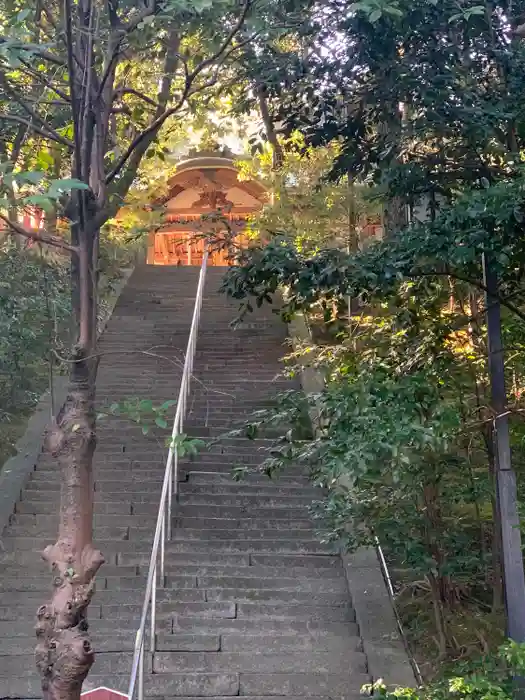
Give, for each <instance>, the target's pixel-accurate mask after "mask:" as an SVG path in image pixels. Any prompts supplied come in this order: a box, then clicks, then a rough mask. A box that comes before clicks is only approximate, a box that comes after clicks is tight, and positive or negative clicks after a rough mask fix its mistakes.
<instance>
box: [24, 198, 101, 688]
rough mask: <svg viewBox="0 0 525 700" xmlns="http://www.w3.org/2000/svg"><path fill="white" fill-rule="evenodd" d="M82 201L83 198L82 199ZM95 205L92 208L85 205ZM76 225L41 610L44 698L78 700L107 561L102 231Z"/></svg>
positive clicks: (52, 435)
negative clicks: (99, 408) (99, 480)
mask: <svg viewBox="0 0 525 700" xmlns="http://www.w3.org/2000/svg"><path fill="white" fill-rule="evenodd" d="M78 201H79V202H80V198H79V199H78ZM85 209H89V207H85ZM88 231H89V228H87V229H83V230H78V229H77V227H76V226H75V225H73V227H72V239H73V241H74V242H75V244H76V245H77V246H78V255H76V256H73V257H72V302H73V309H74V313H75V317H76V321H77V327H78V329H79V337H78V342H77V345H76V347H75V350H74V353H73V361H72V369H71V377H70V385H69V389H68V394H67V399H66V402H65V404H64V407H63V408H62V410H61V411H60V413H59V415H58V418H57V422H56V424H55V425H54V426H53V429H52V431H51V433H50V435H49V440H48V443H49V444H48V447H49V449H50V451H51V453H52V454H53V456H55V457H56V459H57V461H58V466H59V468H60V473H61V491H60V514H59V518H60V520H59V529H58V539H57V541H56V543H55V544H54V545H51V546H49V547H47V548H46V550H45V551H44V553H43V556H44V559H45V560H46V561H47V562H48V563H49V564H50V566H51V570H52V572H53V594H52V597H51V600H50V602H49V603H48V604H47V605H43V606H42V607H40V608H39V610H38V612H37V618H38V621H37V625H36V634H37V640H38V643H37V648H36V663H37V668H38V670H39V672H40V675H41V678H42V690H43V693H44V700H77V699H78V698H80V693H81V690H82V683H83V681H84V679H85V678H86V676H87V674H88V673H89V670H90V668H91V666H92V665H93V661H94V652H93V649H92V647H91V642H90V639H89V635H88V623H87V614H86V613H87V607H88V605H89V603H90V601H91V597H92V595H93V592H94V577H95V574H96V573H97V571H98V569H99V568H100V566H101V565H102V564H103V562H104V558H103V556H102V554H101V552H99V551H98V550H96V549H95V548H94V547H93V541H92V540H93V501H94V481H93V454H94V452H95V447H96V425H95V422H96V418H95V415H96V414H95V385H96V371H97V364H98V363H97V360H96V358H95V357H94V354H95V349H96V308H97V304H96V275H95V274H94V261H93V252H94V248H95V242H96V239H97V235H98V233H97V232H94V233H91V234H89V232H88Z"/></svg>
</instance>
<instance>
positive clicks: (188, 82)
mask: <svg viewBox="0 0 525 700" xmlns="http://www.w3.org/2000/svg"><path fill="white" fill-rule="evenodd" d="M250 7H251V0H246V3H245V5H244V7H243V11H242V12H241V15H240V17H239V19H238V20H237V22H236V23H235V26H234V27H233V29H232V30H231V31H230V32H229V34H228V36H227V38H226V39H225V40H224V41H223V43H222V44H221V46H220V48H219V49H218V50H217V51H216V52H215V53H214V54H213V55H212V56H210V57H208V58H206V59H204V60H203V61H201V62H200V63H199V65H198V66H196V67H195V68H194V69H193V71H191V73H188V72H187V67H186V65H185V73H186V78H185V81H184V88H183V90H182V93H181V95H180V97H179V99H178V101H177V102H176V104H175V105H174V106H173V107H170V108H169V109H166V110H165V111H164V112H163V113H162V114H160V115H159V116H157V117H156V118H155V119H154V120H153V121H152V122H151V124H150V125H149V126H148V127H146V129H144V130H143V131H141V132H140V133H139V134H137V136H136V137H135V138H134V139H133V140H132V141H131V143H130V144H129V146H128V148H127V149H126V150H125V152H124V153H123V154H122V156H121V157H120V158H119V159H118V161H117V163H116V165H115V166H114V168H113V170H111V172H110V173H108V175H107V176H106V184H110V183H111V182H112V181H113V180H114V179H115V177H116V176H117V175H118V174H119V173H120V171H121V170H122V168H123V167H124V165H125V164H126V163H127V162H128V160H129V158H130V157H131V155H132V154H133V152H134V151H135V149H137V148H138V147H139V146H140V145H141V144H142V143H143V142H145V141H148V142H151V140H152V139H153V138H154V137H155V135H156V134H157V133H158V131H159V130H160V128H161V127H162V125H163V124H164V122H165V121H166V120H167V119H168V118H169V117H171V116H173V115H174V114H176V113H177V112H178V111H179V110H180V109H181V108H182V106H183V105H184V103H185V102H186V100H187V98H188V96H189V95H190V94H191V88H192V85H193V82H194V80H195V79H196V78H197V77H198V76H199V75H200V74H201V73H202V71H203V70H205V69H206V68H207V67H208V66H210V65H212V64H213V63H215V62H216V61H217V60H218V59H219V58H221V56H222V61H221V65H222V63H223V61H224V60H226V58H227V57H228V56H230V54H231V53H232V52H233V51H235V50H236V49H238V48H240V47H241V46H244V44H245V43H247V42H248V41H251V40H252V38H253V37H250V38H249V39H245V40H243V41H242V42H239V44H236V45H235V46H234V47H231V48H230V50H229V51H226V49H227V48H228V46H229V45H230V44H231V43H232V41H233V39H234V37H235V35H236V34H237V33H238V32H239V31H240V29H241V27H242V25H243V23H244V21H245V19H246V15H247V14H248V10H249V8H250ZM212 80H213V79H212ZM208 82H209V81H208ZM211 84H213V82H212V83H211ZM206 86H207V83H206V84H205V85H203V86H201V88H199V89H197V90H195V91H194V92H193V94H195V92H200V90H202V89H204V88H205V87H206Z"/></svg>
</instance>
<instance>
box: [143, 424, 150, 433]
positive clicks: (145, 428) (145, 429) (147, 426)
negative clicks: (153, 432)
mask: <svg viewBox="0 0 525 700" xmlns="http://www.w3.org/2000/svg"><path fill="white" fill-rule="evenodd" d="M148 433H149V425H143V426H142V434H143V435H147V434H148Z"/></svg>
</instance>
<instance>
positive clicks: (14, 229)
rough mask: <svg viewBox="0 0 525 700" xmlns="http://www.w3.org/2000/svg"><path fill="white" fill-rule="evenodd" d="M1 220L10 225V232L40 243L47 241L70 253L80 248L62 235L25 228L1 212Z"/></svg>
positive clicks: (54, 246) (76, 251) (46, 242)
mask: <svg viewBox="0 0 525 700" xmlns="http://www.w3.org/2000/svg"><path fill="white" fill-rule="evenodd" d="M0 220H1V221H3V222H4V223H6V224H7V226H8V227H9V229H10V230H8V233H11V234H17V235H19V236H23V237H24V238H28V239H29V240H32V241H37V242H38V243H45V244H46V245H50V246H52V247H53V248H60V249H61V250H66V251H67V252H68V253H75V254H77V253H78V248H76V247H75V246H73V245H70V244H69V243H68V242H67V241H64V240H63V239H62V238H60V236H52V235H50V234H47V233H42V232H41V231H36V230H35V229H29V228H25V226H22V225H21V224H19V223H18V222H16V221H11V219H9V218H8V217H7V216H5V215H4V214H0Z"/></svg>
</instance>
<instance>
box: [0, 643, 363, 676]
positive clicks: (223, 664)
mask: <svg viewBox="0 0 525 700" xmlns="http://www.w3.org/2000/svg"><path fill="white" fill-rule="evenodd" d="M342 668H345V669H346V670H347V671H350V672H352V673H358V674H360V673H362V674H364V673H366V671H367V664H366V658H365V655H364V654H363V653H362V652H359V651H351V650H349V649H345V650H344V651H343V652H342V653H341V652H339V653H338V652H337V651H336V650H334V651H330V652H323V651H319V652H317V651H316V652H311V653H308V654H305V653H303V652H282V653H273V654H272V653H266V652H264V653H259V654H254V653H252V652H248V653H243V652H227V651H220V652H195V653H186V652H158V653H156V654H155V655H154V658H153V671H154V673H185V672H186V673H187V672H191V673H194V672H197V671H199V672H202V673H220V672H221V671H222V672H223V671H225V670H228V671H229V672H238V673H301V672H306V671H308V672H309V673H326V674H329V673H337V672H338V671H340V670H341V669H342ZM0 669H1V661H0Z"/></svg>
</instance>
